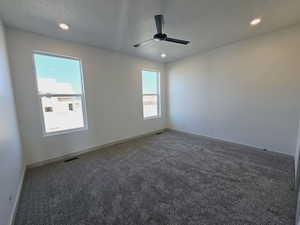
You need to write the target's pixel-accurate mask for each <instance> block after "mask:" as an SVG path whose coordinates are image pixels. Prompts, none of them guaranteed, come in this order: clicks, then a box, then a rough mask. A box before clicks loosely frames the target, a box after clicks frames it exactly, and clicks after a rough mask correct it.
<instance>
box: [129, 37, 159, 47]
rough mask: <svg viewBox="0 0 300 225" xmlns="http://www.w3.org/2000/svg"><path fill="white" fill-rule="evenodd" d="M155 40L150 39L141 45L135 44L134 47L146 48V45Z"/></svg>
mask: <svg viewBox="0 0 300 225" xmlns="http://www.w3.org/2000/svg"><path fill="white" fill-rule="evenodd" d="M153 40H154V39H153V38H151V39H149V40H146V41H143V42H140V43H138V44H135V45H134V46H133V47H135V48H138V47H141V46H144V45H146V44H149V43H150V42H152V41H153Z"/></svg>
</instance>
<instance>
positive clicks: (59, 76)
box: [34, 54, 81, 94]
mask: <svg viewBox="0 0 300 225" xmlns="http://www.w3.org/2000/svg"><path fill="white" fill-rule="evenodd" d="M34 62H35V68H36V73H37V76H38V77H41V78H54V79H56V81H57V82H60V83H69V84H71V85H72V87H73V90H74V91H75V94H79V93H81V74H80V73H81V71H80V61H79V60H74V59H67V58H62V57H55V56H48V55H42V54H34Z"/></svg>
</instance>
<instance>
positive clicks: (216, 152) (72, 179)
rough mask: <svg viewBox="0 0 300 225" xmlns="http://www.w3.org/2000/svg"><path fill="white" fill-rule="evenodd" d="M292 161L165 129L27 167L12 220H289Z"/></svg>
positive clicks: (64, 223) (162, 223) (56, 224)
mask: <svg viewBox="0 0 300 225" xmlns="http://www.w3.org/2000/svg"><path fill="white" fill-rule="evenodd" d="M292 165H293V159H292V157H289V156H285V155H281V154H276V153H270V152H264V151H259V150H257V149H254V148H250V147H246V146H241V145H237V144H231V143H225V142H221V141H217V140H213V139H209V138H204V137H198V136H194V135H187V134H182V133H178V132H174V131H167V132H163V133H162V134H160V135H152V136H148V137H144V138H140V139H137V140H133V141H129V142H126V143H123V144H118V145H115V146H111V147H107V148H105V149H101V150H99V151H94V152H91V153H87V154H84V155H81V156H79V159H77V160H74V161H70V162H57V163H52V164H48V165H45V166H42V167H39V168H34V169H28V170H27V172H26V176H25V180H24V186H23V191H22V194H21V198H20V202H19V207H18V211H17V215H16V220H15V225H97V224H99V225H100V224H107V225H110V224H111V225H112V224H114V225H143V224H147V225H148V224H149V225H152V224H153V225H154V224H157V225H218V224H220V225H250V224H251V225H256V224H257V225H281V224H282V225H294V217H295V211H296V193H295V192H294V191H292V190H291V182H290V181H291V177H292V172H291V171H292V169H293V166H292Z"/></svg>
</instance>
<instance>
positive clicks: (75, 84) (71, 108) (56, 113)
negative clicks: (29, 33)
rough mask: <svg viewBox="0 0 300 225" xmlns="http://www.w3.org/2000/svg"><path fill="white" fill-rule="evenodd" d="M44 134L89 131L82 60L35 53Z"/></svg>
mask: <svg viewBox="0 0 300 225" xmlns="http://www.w3.org/2000/svg"><path fill="white" fill-rule="evenodd" d="M33 58H34V64H35V72H36V78H37V86H38V95H39V98H40V101H41V109H42V115H43V127H44V133H45V134H46V135H48V134H57V133H61V132H66V131H74V130H81V129H85V128H86V127H87V122H86V113H85V99H84V89H83V82H82V74H81V62H80V60H79V59H75V58H69V57H61V56H55V55H50V54H44V53H33Z"/></svg>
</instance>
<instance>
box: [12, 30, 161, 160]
mask: <svg viewBox="0 0 300 225" xmlns="http://www.w3.org/2000/svg"><path fill="white" fill-rule="evenodd" d="M7 36H8V49H9V56H10V60H11V62H12V63H11V72H12V77H13V83H14V87H15V90H16V105H17V110H18V118H19V121H20V130H21V134H22V140H23V146H24V150H25V153H26V162H27V164H31V163H35V162H39V161H44V160H47V159H51V158H54V157H59V156H62V155H65V154H68V153H72V152H76V151H81V150H85V149H87V148H91V147H95V146H99V145H103V144H106V143H110V142H112V141H116V140H120V139H124V138H128V137H132V136H136V135H140V134H144V133H147V132H151V131H154V130H159V129H162V128H165V126H166V118H165V110H164V108H165V107H163V110H162V118H161V119H155V120H145V121H144V120H143V115H142V90H141V88H142V87H141V75H140V72H141V70H142V69H144V68H147V69H153V70H159V71H161V79H162V80H161V83H162V106H164V103H165V97H164V94H165V88H164V86H165V74H164V65H163V64H158V63H152V62H150V61H146V60H142V59H139V58H135V57H130V56H127V55H123V54H120V53H117V52H112V51H108V50H102V49H97V48H93V47H89V46H84V45H79V44H75V43H71V42H65V41H60V40H55V39H50V38H46V37H44V36H39V35H37V34H33V33H26V32H22V31H18V30H13V29H11V30H8V34H7ZM33 50H40V51H46V52H51V53H57V54H62V55H67V56H74V57H78V58H80V59H81V60H82V66H83V75H84V81H85V92H86V102H87V116H88V125H89V129H88V130H87V131H83V132H77V133H72V134H66V135H58V136H50V137H43V136H42V130H41V118H40V114H39V107H40V105H39V99H38V97H37V94H36V93H37V92H36V84H35V78H34V76H35V74H34V72H33V61H32V51H33Z"/></svg>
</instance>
